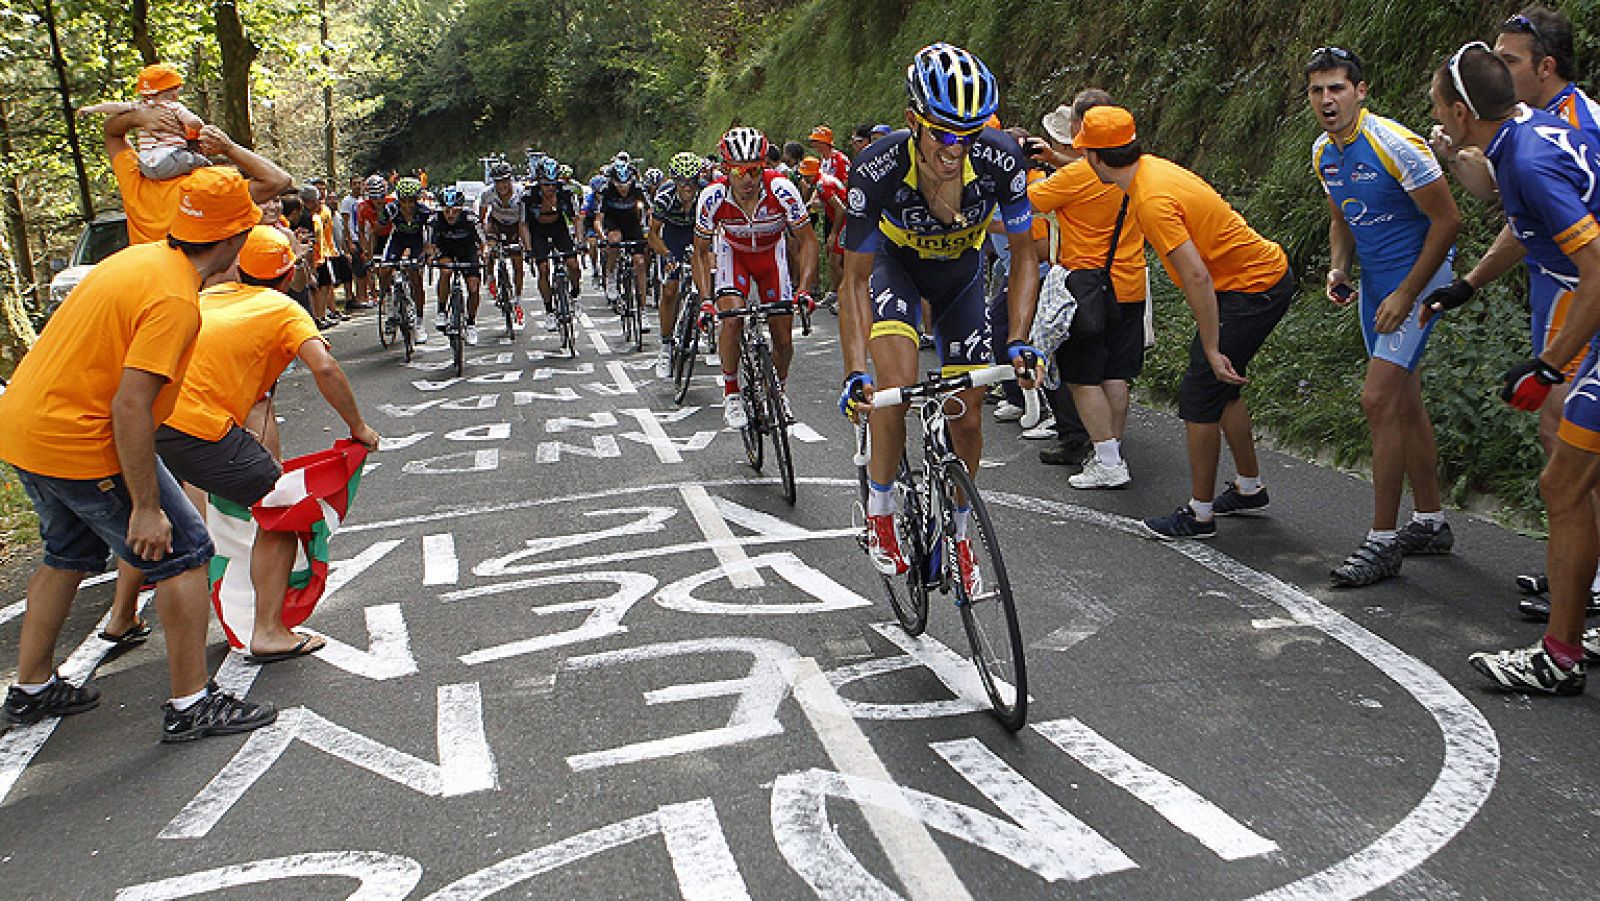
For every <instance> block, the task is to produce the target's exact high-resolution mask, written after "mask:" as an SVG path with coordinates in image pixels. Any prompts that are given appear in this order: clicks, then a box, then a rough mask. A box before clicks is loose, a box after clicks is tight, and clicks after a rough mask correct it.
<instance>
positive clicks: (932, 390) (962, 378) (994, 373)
mask: <svg viewBox="0 0 1600 901" xmlns="http://www.w3.org/2000/svg"><path fill="white" fill-rule="evenodd" d="M1016 377H1017V370H1016V369H1015V368H1014V367H1011V366H986V367H984V368H983V369H975V370H973V371H972V372H963V373H961V374H960V375H949V376H940V377H938V378H932V379H928V380H927V381H925V382H917V383H916V384H914V385H902V386H900V387H899V388H883V389H880V390H879V391H876V392H874V393H873V395H872V408H873V409H874V410H876V409H878V408H880V407H897V406H899V405H900V404H903V403H905V402H906V401H910V400H918V399H921V398H925V397H932V396H934V395H937V394H954V393H955V392H957V391H965V390H966V389H968V388H981V387H983V386H985V385H993V384H995V383H997V382H1007V381H1011V380H1012V379H1015V378H1016Z"/></svg>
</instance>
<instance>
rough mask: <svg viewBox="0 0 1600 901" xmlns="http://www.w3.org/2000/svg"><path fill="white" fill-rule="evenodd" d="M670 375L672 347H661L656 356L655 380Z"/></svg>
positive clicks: (665, 345) (668, 345)
mask: <svg viewBox="0 0 1600 901" xmlns="http://www.w3.org/2000/svg"><path fill="white" fill-rule="evenodd" d="M671 375H672V345H670V344H663V345H661V352H660V353H658V354H656V378H658V379H664V378H668V377H669V376H671Z"/></svg>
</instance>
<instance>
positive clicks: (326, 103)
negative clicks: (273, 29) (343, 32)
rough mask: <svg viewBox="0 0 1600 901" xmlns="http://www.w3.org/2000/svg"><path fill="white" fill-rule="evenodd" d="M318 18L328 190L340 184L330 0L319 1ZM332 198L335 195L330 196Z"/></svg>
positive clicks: (323, 137)
mask: <svg viewBox="0 0 1600 901" xmlns="http://www.w3.org/2000/svg"><path fill="white" fill-rule="evenodd" d="M317 18H318V24H319V26H320V28H321V33H322V77H323V78H324V79H325V81H324V83H323V85H322V155H323V158H324V161H325V166H326V169H327V172H328V175H327V178H328V188H329V190H330V191H331V190H333V189H335V188H336V187H337V185H338V184H339V177H338V174H337V173H336V172H335V171H334V154H333V57H332V56H331V55H330V54H329V52H328V0H317ZM329 196H330V197H332V196H333V195H332V194H330V195H329Z"/></svg>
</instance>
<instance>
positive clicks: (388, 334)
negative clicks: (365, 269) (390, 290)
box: [377, 291, 397, 348]
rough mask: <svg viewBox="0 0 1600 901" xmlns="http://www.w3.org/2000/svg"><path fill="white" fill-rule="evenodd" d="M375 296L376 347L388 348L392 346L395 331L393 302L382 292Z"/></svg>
mask: <svg viewBox="0 0 1600 901" xmlns="http://www.w3.org/2000/svg"><path fill="white" fill-rule="evenodd" d="M377 294H378V308H377V314H378V316H377V319H378V345H379V346H380V347H383V348H388V347H390V346H392V345H393V344H394V339H395V337H396V335H395V332H396V331H397V329H396V328H395V322H394V301H393V300H392V299H391V298H390V297H389V296H388V295H387V294H385V293H384V292H382V291H379V292H377Z"/></svg>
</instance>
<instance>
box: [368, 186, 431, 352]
mask: <svg viewBox="0 0 1600 901" xmlns="http://www.w3.org/2000/svg"><path fill="white" fill-rule="evenodd" d="M432 218H433V212H432V211H431V210H429V209H428V208H427V207H425V206H423V205H422V182H421V181H419V180H418V179H415V178H402V179H400V180H399V181H398V182H395V186H394V202H393V203H389V204H385V205H384V207H383V209H382V210H381V211H379V213H378V227H379V228H385V227H386V228H388V229H389V237H388V238H387V239H386V240H385V241H384V243H383V260H384V262H385V263H393V262H395V261H397V260H404V259H411V260H421V259H422V258H423V255H424V252H425V251H426V249H427V246H428V224H429V222H430V221H431V220H432ZM406 279H407V281H409V282H411V302H412V303H414V304H416V307H417V309H416V317H417V322H423V321H425V319H424V317H423V314H422V309H423V308H422V304H423V292H422V270H421V269H410V270H407V272H406ZM416 338H417V343H418V344H427V343H428V330H427V329H424V328H419V329H417V334H416Z"/></svg>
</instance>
